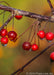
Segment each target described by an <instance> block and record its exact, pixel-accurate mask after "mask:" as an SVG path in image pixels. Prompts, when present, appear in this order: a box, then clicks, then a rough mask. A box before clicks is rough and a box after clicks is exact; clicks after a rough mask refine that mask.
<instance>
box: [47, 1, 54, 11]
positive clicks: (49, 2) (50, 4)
mask: <svg viewBox="0 0 54 75" xmlns="http://www.w3.org/2000/svg"><path fill="white" fill-rule="evenodd" d="M47 2H48V4H49V6H50V8H51V10H52V9H53V6H52V3H51V1H50V0H47Z"/></svg>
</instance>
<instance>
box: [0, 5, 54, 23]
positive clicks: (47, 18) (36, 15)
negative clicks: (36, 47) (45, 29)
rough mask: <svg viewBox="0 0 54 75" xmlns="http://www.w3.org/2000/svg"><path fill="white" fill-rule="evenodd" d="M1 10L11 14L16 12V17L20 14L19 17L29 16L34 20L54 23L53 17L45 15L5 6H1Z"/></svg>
mask: <svg viewBox="0 0 54 75" xmlns="http://www.w3.org/2000/svg"><path fill="white" fill-rule="evenodd" d="M0 9H1V10H5V11H9V12H14V14H15V15H16V14H17V13H19V15H23V16H27V17H30V18H34V19H37V18H38V19H41V20H42V21H49V22H54V19H52V18H51V17H48V16H43V15H39V14H35V13H32V12H28V11H23V10H19V9H15V8H11V7H8V6H4V5H0Z"/></svg>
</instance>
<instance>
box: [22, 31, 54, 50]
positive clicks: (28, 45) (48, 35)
mask: <svg viewBox="0 0 54 75" xmlns="http://www.w3.org/2000/svg"><path fill="white" fill-rule="evenodd" d="M37 36H38V37H39V38H40V39H44V38H46V40H47V41H49V42H50V41H52V40H53V38H54V34H53V33H52V32H48V33H45V32H44V31H43V30H40V31H38V32H37ZM22 48H23V49H24V50H27V51H29V50H30V49H31V50H32V51H36V50H38V48H39V47H38V45H37V44H32V45H31V43H30V42H24V43H23V45H22Z"/></svg>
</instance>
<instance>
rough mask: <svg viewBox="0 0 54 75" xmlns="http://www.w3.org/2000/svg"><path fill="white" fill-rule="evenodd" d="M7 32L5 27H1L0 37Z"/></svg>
mask: <svg viewBox="0 0 54 75" xmlns="http://www.w3.org/2000/svg"><path fill="white" fill-rule="evenodd" d="M7 33H8V32H7V30H6V29H2V30H1V32H0V34H1V36H2V37H4V36H6V35H7Z"/></svg>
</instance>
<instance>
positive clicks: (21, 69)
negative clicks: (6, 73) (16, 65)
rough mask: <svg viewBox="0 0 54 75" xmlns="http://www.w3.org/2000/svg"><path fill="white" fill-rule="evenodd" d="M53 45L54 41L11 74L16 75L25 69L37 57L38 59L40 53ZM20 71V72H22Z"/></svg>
mask: <svg viewBox="0 0 54 75" xmlns="http://www.w3.org/2000/svg"><path fill="white" fill-rule="evenodd" d="M52 45H54V43H52V44H50V45H49V46H48V47H46V48H45V49H44V50H43V51H41V52H40V53H39V54H38V55H36V56H35V57H33V58H32V59H31V60H30V61H28V62H27V63H26V64H25V65H24V66H22V67H21V68H20V69H18V70H17V71H15V72H14V73H12V74H11V75H15V74H16V73H17V72H19V71H21V72H22V71H23V69H24V68H25V67H26V66H28V65H29V64H30V63H32V62H33V61H34V60H35V59H37V58H38V57H39V56H40V55H42V54H43V53H44V52H45V51H47V50H48V49H49V48H50V47H51V46H52ZM21 72H20V73H21Z"/></svg>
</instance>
